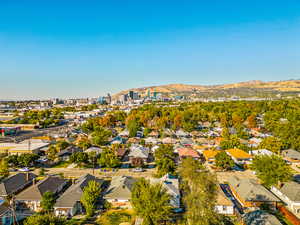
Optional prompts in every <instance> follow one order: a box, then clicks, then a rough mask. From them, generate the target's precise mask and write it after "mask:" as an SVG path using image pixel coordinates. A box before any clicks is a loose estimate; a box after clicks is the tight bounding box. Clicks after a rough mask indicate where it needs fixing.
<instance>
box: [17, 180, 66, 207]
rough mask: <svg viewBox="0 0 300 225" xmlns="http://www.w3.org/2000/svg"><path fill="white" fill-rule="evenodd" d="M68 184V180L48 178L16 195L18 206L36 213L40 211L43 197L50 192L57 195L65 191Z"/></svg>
mask: <svg viewBox="0 0 300 225" xmlns="http://www.w3.org/2000/svg"><path fill="white" fill-rule="evenodd" d="M66 184H67V180H65V179H62V178H60V177H54V176H49V177H46V178H45V179H43V180H41V181H39V182H37V183H34V184H33V185H32V186H31V187H29V188H27V189H26V190H24V191H22V192H21V193H19V194H18V195H16V198H15V199H16V204H17V205H18V206H19V208H24V209H30V210H32V211H35V212H37V211H40V210H41V201H42V197H43V195H44V194H45V193H46V192H48V191H50V192H52V193H53V194H54V195H57V194H58V193H60V192H61V191H62V190H63V188H64V187H65V186H66Z"/></svg>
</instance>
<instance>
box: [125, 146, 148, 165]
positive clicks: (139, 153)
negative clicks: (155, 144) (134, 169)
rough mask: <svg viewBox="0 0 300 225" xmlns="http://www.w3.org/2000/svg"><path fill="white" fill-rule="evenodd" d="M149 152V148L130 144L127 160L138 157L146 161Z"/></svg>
mask: <svg viewBox="0 0 300 225" xmlns="http://www.w3.org/2000/svg"><path fill="white" fill-rule="evenodd" d="M149 153H150V149H149V148H146V147H143V146H141V145H132V146H131V147H130V152H129V155H128V157H129V161H130V162H132V160H133V159H136V158H139V159H142V160H143V161H144V163H147V162H148V158H149Z"/></svg>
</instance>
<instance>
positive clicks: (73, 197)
mask: <svg viewBox="0 0 300 225" xmlns="http://www.w3.org/2000/svg"><path fill="white" fill-rule="evenodd" d="M92 180H94V181H96V182H98V183H99V184H100V185H102V184H103V182H104V180H102V179H98V178H96V177H94V176H92V175H90V174H86V175H84V176H82V177H80V178H79V179H78V180H77V181H76V183H75V184H73V185H72V186H71V187H70V188H68V189H67V190H66V191H65V193H63V194H62V195H61V196H60V197H59V198H58V199H57V201H56V204H55V206H54V207H55V208H72V207H73V206H74V205H75V204H76V202H79V201H80V198H81V195H82V193H83V189H84V188H85V187H86V186H87V185H88V183H89V182H90V181H92Z"/></svg>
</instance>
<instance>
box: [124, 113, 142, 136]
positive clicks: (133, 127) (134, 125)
mask: <svg viewBox="0 0 300 225" xmlns="http://www.w3.org/2000/svg"><path fill="white" fill-rule="evenodd" d="M126 125H127V129H128V131H129V137H135V136H136V134H137V132H138V130H139V123H138V121H137V119H136V118H135V117H132V118H131V117H129V118H128V120H127V123H126Z"/></svg>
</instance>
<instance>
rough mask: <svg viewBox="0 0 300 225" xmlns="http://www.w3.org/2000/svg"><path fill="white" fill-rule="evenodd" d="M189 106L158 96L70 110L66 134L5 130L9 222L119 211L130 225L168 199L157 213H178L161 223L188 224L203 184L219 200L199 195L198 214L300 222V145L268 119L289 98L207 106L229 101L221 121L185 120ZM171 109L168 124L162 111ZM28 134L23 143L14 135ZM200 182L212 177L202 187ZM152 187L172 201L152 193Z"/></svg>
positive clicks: (98, 217) (95, 218) (99, 217)
mask: <svg viewBox="0 0 300 225" xmlns="http://www.w3.org/2000/svg"><path fill="white" fill-rule="evenodd" d="M295 101H296V100H295ZM297 101H298V100H297ZM160 104H162V105H160ZM183 104H184V105H185V106H186V109H185V111H183V112H179V111H178V112H177V111H176V110H178V109H177V108H176V107H170V106H169V105H168V104H166V103H156V104H154V105H148V104H145V105H142V106H139V107H138V108H136V107H135V106H134V107H132V108H131V109H130V110H128V108H126V110H125V111H124V110H120V109H113V108H111V109H110V110H105V111H102V113H100V114H94V115H93V116H92V117H86V118H84V119H82V120H81V121H76V120H74V118H73V117H70V116H69V117H68V118H69V119H66V118H65V119H64V120H65V123H66V124H67V125H68V129H64V131H63V132H62V131H60V135H57V131H56V130H53V131H52V132H53V134H51V132H48V134H47V135H43V136H33V137H29V138H27V139H26V138H25V137H27V136H24V135H25V134H26V135H27V134H28V131H27V132H24V134H23V131H22V130H20V131H19V133H18V134H9V135H6V136H3V140H2V139H0V151H1V156H2V158H1V166H0V172H1V175H2V179H1V182H0V198H1V201H0V204H1V205H0V206H1V208H0V209H1V210H0V213H1V214H0V218H1V224H5V225H10V224H14V223H16V222H18V223H25V224H26V221H28V220H29V218H31V217H35V216H38V215H40V214H41V215H43V214H44V213H45V212H47V213H50V214H52V215H53V216H54V217H55V218H56V219H59V220H61V219H63V220H65V222H64V223H71V224H85V223H99V224H102V223H103V221H104V220H109V219H110V218H111V217H112V215H114V216H115V217H117V218H118V221H120V223H122V222H128V223H129V224H131V223H134V221H136V223H137V221H143V220H144V219H146V218H143V216H141V215H143V214H142V213H141V211H143V210H150V211H149V213H155V212H154V211H153V212H151V210H153V206H152V209H151V204H155V203H156V202H160V201H165V202H161V203H160V205H161V206H160V207H162V208H161V209H159V208H157V210H161V211H163V210H167V211H168V212H169V215H165V216H164V217H161V218H160V219H159V221H157V222H158V223H163V222H166V223H168V224H184V222H183V221H184V220H185V218H186V217H188V216H189V213H191V210H192V209H191V208H192V204H195V203H194V202H190V201H189V198H198V197H196V196H195V193H197V192H198V191H200V192H201V188H204V189H203V190H202V192H203V191H204V193H205V195H206V197H207V198H210V199H211V203H210V204H211V205H207V206H205V205H201V204H203V202H202V200H201V198H200V199H199V203H196V204H198V206H197V207H196V208H195V209H193V210H195V212H193V213H196V214H197V213H204V212H205V213H209V212H208V211H209V210H212V211H213V215H214V217H215V218H214V219H217V220H218V221H219V222H218V223H220V224H223V223H224V221H225V220H226V221H227V223H228V222H229V223H230V224H245V225H248V224H249V225H250V224H251V225H252V224H256V223H254V222H253V221H265V224H300V199H299V193H300V183H299V179H297V177H299V175H298V173H299V174H300V163H299V162H300V160H299V159H300V157H299V155H300V153H299V151H298V150H296V149H297V148H295V149H293V148H291V147H293V146H298V145H297V144H296V142H295V145H294V142H293V140H291V142H290V144H289V147H290V148H285V145H284V144H283V143H284V142H285V140H284V139H283V138H282V137H281V136H280V135H281V133H278V132H277V131H275V133H276V134H275V133H273V132H274V131H273V132H272V130H273V128H272V126H274V123H276V121H275V122H273V124H272V126H269V125H266V124H269V123H270V122H271V121H272V120H273V118H272V116H271V114H272V113H274V112H273V111H272V110H271V107H277V105H278V104H279V105H280V104H282V102H274V103H273V106H269V107H270V109H268V110H270V111H267V112H266V113H265V114H264V115H263V116H262V115H260V114H259V113H255V114H254V113H253V112H252V111H251V110H250V111H244V112H239V114H238V113H237V111H234V110H233V111H231V110H230V109H229V108H228V107H229V106H228V105H231V107H233V108H234V107H237V106H243V105H244V104H252V105H253V107H257V109H256V112H257V111H259V107H261V106H260V104H259V102H250V103H249V102H228V103H198V105H199V106H202V107H208V106H209V107H223V108H224V110H228V113H229V115H231V116H230V117H229V116H228V115H227V119H226V117H225V115H223V114H215V116H216V117H217V118H219V119H220V120H218V119H213V121H211V120H209V121H203V120H202V117H204V118H205V116H203V115H204V114H205V113H208V111H207V112H206V111H202V115H201V116H200V117H199V115H198V118H197V117H196V116H194V118H192V117H186V118H187V119H184V114H185V113H187V114H191V113H196V112H194V111H193V110H194V108H193V107H198V105H197V104H196V105H192V104H191V105H190V106H189V104H190V103H183ZM276 104H277V105H276ZM288 104H289V103H288ZM188 106H189V107H190V108H189V107H188ZM93 107H96V106H93ZM97 107H99V108H101V107H102V106H101V105H99V106H97ZM178 107H179V106H178ZM173 111H174V113H175V114H174V116H170V115H171V114H172V113H173ZM166 112H167V113H169V116H166V117H165V118H164V117H161V120H163V121H159V119H160V118H158V117H155V114H157V113H158V114H164V113H166ZM176 112H177V114H176ZM178 113H179V114H178ZM180 113H181V114H180ZM268 113H269V114H270V116H269V115H268ZM277 113H280V112H277ZM243 114H245V115H243ZM69 115H70V114H69ZM195 115H196V114H195ZM261 116H262V118H263V119H261ZM243 117H244V118H246V119H245V120H243ZM278 118H280V117H279V116H278ZM168 121H169V122H168ZM157 123H158V124H160V126H157ZM281 125H282V122H281V120H280V119H279V120H278V126H281ZM284 125H286V123H285V124H284ZM58 127H59V126H58ZM43 129H47V128H38V129H37V131H39V130H41V131H42V130H43ZM290 129H294V128H292V127H291V128H290ZM31 132H35V130H33V131H31ZM275 135H276V136H275ZM22 136H24V138H25V139H24V140H22V141H20V142H12V141H8V140H9V139H8V138H18V137H22ZM273 164H274V165H273ZM193 168H194V169H193ZM197 168H198V169H197ZM297 175H298V176H297ZM189 176H191V180H190V178H189ZM197 177H199V178H197ZM198 179H199V182H200V180H201V179H204V180H203V181H202V182H201V183H199V184H198V183H197V182H198ZM193 182H194V183H195V184H194V183H193ZM206 183H207V184H206ZM203 185H204V186H203ZM205 185H208V186H205ZM202 186H203V187H202ZM209 186H210V187H213V186H214V187H215V188H213V189H211V188H210V189H207V188H208V187H209ZM147 187H148V188H147ZM151 188H155V189H153V191H159V192H160V194H158V193H157V196H161V198H163V197H162V196H165V197H164V198H165V200H163V199H155V198H156V197H155V198H154V196H152V197H153V199H152V197H150V196H151V195H154V192H153V193H152V192H150V191H151V190H152V189H151ZM148 192H149V197H150V198H149V200H146V199H147V197H146V196H147V194H148ZM151 193H152V194H151ZM143 195H145V196H143ZM91 196H93V198H91ZM189 196H191V197H189ZM192 196H193V197H192ZM209 196H210V197H209ZM157 198H159V197H157ZM203 198H205V196H203ZM143 199H145V201H146V202H142V201H143ZM213 199H214V200H213ZM152 200H153V201H154V202H153V203H152ZM90 201H92V202H90ZM155 201H156V202H155ZM203 201H204V199H203ZM140 204H141V206H142V205H143V204H144V205H145V208H144V209H143V207H142V208H140V206H139V205H140ZM147 204H149V208H147V207H148V206H147ZM167 206H168V207H169V208H163V207H167ZM202 207H204V208H203V209H202ZM203 210H204V211H203ZM202 211H203V212H202ZM206 211H207V212H206ZM112 213H113V214H112ZM156 213H158V212H156ZM121 215H123V216H124V215H126V218H127V219H126V218H125V217H124V218H123V217H122V216H121ZM149 215H150V214H149ZM171 215H172V216H171ZM221 215H222V216H223V217H222V218H223V219H221V217H219V216H221ZM122 218H123V219H122ZM211 219H213V218H211ZM123 220H124V221H123ZM101 221H102V222H101ZM274 221H276V222H274Z"/></svg>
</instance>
